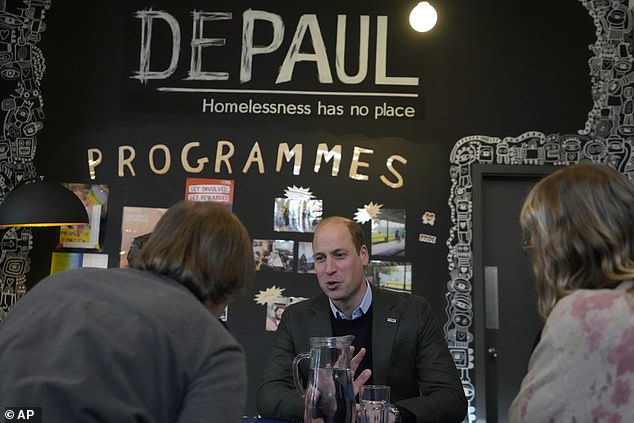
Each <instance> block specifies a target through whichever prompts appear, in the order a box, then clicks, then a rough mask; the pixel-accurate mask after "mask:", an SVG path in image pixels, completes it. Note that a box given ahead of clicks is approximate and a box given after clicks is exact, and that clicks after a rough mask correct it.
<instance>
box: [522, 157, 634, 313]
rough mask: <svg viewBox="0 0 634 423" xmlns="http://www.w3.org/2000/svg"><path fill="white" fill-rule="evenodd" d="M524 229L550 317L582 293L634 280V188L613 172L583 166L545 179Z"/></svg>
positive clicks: (529, 204)
mask: <svg viewBox="0 0 634 423" xmlns="http://www.w3.org/2000/svg"><path fill="white" fill-rule="evenodd" d="M520 226H521V227H522V230H523V231H524V233H525V236H526V237H528V243H529V245H530V254H531V259H532V262H533V269H534V271H535V278H536V281H537V291H538V296H539V308H540V312H541V313H542V315H543V316H544V317H547V316H548V314H549V313H550V311H551V310H552V308H553V307H554V306H555V304H556V302H557V301H558V300H559V299H561V298H562V297H564V296H565V295H568V294H569V293H571V292H572V291H574V290H576V289H600V288H613V287H615V286H616V285H618V284H619V283H620V282H622V281H624V280H628V279H633V278H634V185H633V184H632V183H631V182H630V181H629V180H628V179H627V178H626V177H625V176H624V175H622V174H621V173H619V172H617V171H616V170H614V169H612V168H610V167H608V166H605V165H599V164H591V163H579V164H576V165H571V166H567V167H565V168H562V169H559V170H557V171H555V172H553V173H552V174H550V175H548V176H546V177H545V178H543V179H542V180H541V181H539V182H538V183H537V184H536V185H535V186H534V187H533V188H532V189H531V191H530V192H529V194H528V196H527V198H526V200H525V202H524V206H523V207H522V211H521V213H520Z"/></svg>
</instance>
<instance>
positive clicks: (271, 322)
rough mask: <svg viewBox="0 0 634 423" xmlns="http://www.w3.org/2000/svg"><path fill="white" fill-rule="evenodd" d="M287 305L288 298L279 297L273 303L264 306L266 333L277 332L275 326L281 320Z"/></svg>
mask: <svg viewBox="0 0 634 423" xmlns="http://www.w3.org/2000/svg"><path fill="white" fill-rule="evenodd" d="M287 304H288V298H285V297H281V298H276V299H275V301H273V302H270V303H268V304H267V305H266V326H265V329H266V330H267V332H275V331H276V330H277V326H278V325H279V324H280V320H282V314H284V310H285V309H286V305H287Z"/></svg>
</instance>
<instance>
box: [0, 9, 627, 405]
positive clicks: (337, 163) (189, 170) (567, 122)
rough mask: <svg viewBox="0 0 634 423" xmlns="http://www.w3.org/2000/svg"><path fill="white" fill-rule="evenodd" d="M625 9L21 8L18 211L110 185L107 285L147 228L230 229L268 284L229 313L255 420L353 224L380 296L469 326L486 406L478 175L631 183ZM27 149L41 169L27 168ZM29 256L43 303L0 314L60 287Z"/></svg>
mask: <svg viewBox="0 0 634 423" xmlns="http://www.w3.org/2000/svg"><path fill="white" fill-rule="evenodd" d="M626 3H627V2H622V3H621V2H612V3H610V4H608V2H601V1H593V2H586V1H577V0H560V1H557V2H552V1H546V0H537V1H534V2H528V3H526V2H525V3H518V2H508V1H501V0H488V1H479V2H464V1H457V0H449V1H443V2H438V4H434V6H435V7H436V9H437V11H438V15H439V20H438V24H437V26H436V27H435V28H434V29H433V30H432V31H430V32H428V33H417V32H415V31H413V30H412V29H411V28H410V27H409V25H408V20H407V19H408V15H409V12H410V10H411V8H412V7H413V6H414V4H415V2H408V1H400V0H399V1H390V2H385V1H348V2H345V3H342V2H335V1H323V2H320V3H318V4H317V3H314V2H306V1H296V2H285V1H276V0H274V1H266V2H263V1H256V0H252V1H218V2H212V3H210V2H204V1H198V0H185V1H160V0H157V1H147V0H127V1H120V2H109V1H96V2H61V1H53V2H44V1H37V2H35V1H30V2H24V3H23V2H20V1H14V2H8V3H7V4H4V5H3V6H4V7H5V10H4V11H3V12H1V13H2V14H3V15H5V16H11V17H13V18H19V19H16V20H15V23H14V24H12V25H13V26H11V27H9V28H8V30H9V33H10V34H12V35H10V36H9V37H8V38H4V39H2V40H0V45H2V46H4V47H6V48H5V49H4V50H6V51H8V52H9V53H8V54H5V55H3V56H2V57H9V59H7V60H6V62H7V63H9V64H11V63H13V64H14V66H13V67H14V68H16V69H21V70H22V72H21V74H20V75H21V76H20V77H19V78H17V79H18V81H17V82H16V81H15V79H16V78H13V79H11V78H10V77H8V76H10V74H11V73H10V72H7V71H5V72H3V73H2V75H3V78H4V79H3V84H4V86H7V87H8V89H7V90H6V92H7V94H3V96H4V97H7V98H11V99H13V100H12V102H11V101H5V103H3V104H4V107H3V111H4V112H5V113H6V114H7V116H11V119H13V120H11V119H8V121H10V122H14V123H16V125H17V124H20V125H21V124H22V122H21V121H20V113H17V111H19V109H20V108H22V109H28V110H29V114H28V117H26V118H23V119H25V120H26V121H25V122H30V121H32V122H35V123H37V125H36V126H35V131H34V132H32V133H31V134H30V135H28V136H24V135H23V134H22V135H19V136H18V135H12V132H10V131H9V132H7V131H6V128H7V123H5V133H6V134H8V135H6V136H5V138H6V139H7V140H6V141H5V142H6V143H7V144H11V148H9V147H7V148H8V151H16V152H21V153H22V154H23V156H19V154H17V153H14V154H13V155H10V154H5V155H4V156H3V157H2V158H1V159H2V160H5V162H6V163H5V169H7V168H8V169H10V172H8V171H6V170H5V173H4V177H5V180H6V184H5V185H6V187H5V188H6V189H5V192H6V191H8V190H10V188H12V187H13V186H14V185H16V184H17V181H18V180H19V178H22V177H25V176H32V175H34V174H39V175H44V176H45V177H47V178H48V179H51V180H57V181H63V182H75V183H92V184H103V185H106V186H107V187H108V190H109V197H108V212H107V216H106V217H105V219H104V220H103V221H102V225H101V238H102V239H101V240H100V241H101V242H100V243H99V246H100V248H99V252H102V253H106V254H108V255H109V265H110V266H118V265H120V263H123V262H122V260H121V258H122V257H121V256H123V255H124V254H125V249H126V248H127V246H129V244H126V243H125V242H122V240H124V238H125V235H122V228H124V229H125V228H131V227H132V226H129V225H130V223H129V222H136V223H137V224H138V223H139V221H140V220H143V219H147V221H149V220H151V217H148V214H147V213H146V214H144V210H145V209H147V210H150V211H149V212H148V213H149V214H152V213H156V212H157V209H158V210H159V211H160V210H162V209H164V208H166V207H169V206H170V205H171V204H173V203H174V202H176V201H178V200H181V199H183V198H186V197H188V196H191V198H192V199H213V200H216V201H223V202H225V204H227V206H228V207H231V209H232V210H233V211H234V212H235V213H236V214H237V215H238V216H239V217H240V219H241V220H242V221H243V222H244V223H245V225H246V226H247V228H248V230H249V232H250V234H251V236H252V238H253V239H254V254H255V256H256V258H257V259H258V266H259V270H258V273H257V278H256V281H255V284H254V286H253V289H252V291H251V292H249V293H248V294H246V295H245V296H243V297H242V298H241V299H240V300H239V301H238V302H237V303H235V304H232V305H231V306H230V307H229V309H228V313H227V320H228V324H229V327H230V328H231V330H232V332H233V333H234V334H235V335H236V337H237V338H238V340H239V341H240V342H242V344H243V345H244V347H245V349H246V351H247V354H248V365H249V377H250V387H249V399H248V403H249V409H248V412H249V414H253V413H255V410H254V392H255V388H256V386H257V380H258V378H259V374H260V371H261V369H262V367H263V366H264V365H265V363H266V360H267V358H268V350H269V348H268V347H269V346H270V343H271V340H272V336H273V334H272V330H273V329H274V327H275V322H274V319H275V316H274V315H275V311H276V309H279V308H280V307H282V308H283V307H284V306H286V305H288V304H289V303H292V302H293V301H298V300H301V299H302V298H306V297H311V296H313V295H315V294H316V293H317V292H318V289H319V288H318V286H317V284H316V282H315V277H314V274H312V273H311V265H312V262H311V258H310V240H311V232H312V229H313V228H314V223H315V221H316V220H318V218H319V217H320V216H327V215H343V216H347V217H351V218H355V219H357V220H358V221H359V222H361V223H362V224H363V227H364V229H365V230H366V236H367V237H368V241H369V242H370V243H371V248H370V250H371V254H372V261H373V264H372V266H371V275H370V276H371V277H373V278H374V279H375V280H376V281H377V282H379V283H383V284H386V285H387V286H388V287H391V288H395V289H401V290H405V291H408V292H413V293H416V294H420V295H424V296H426V297H427V298H428V299H429V300H430V301H431V303H432V305H433V306H434V308H435V310H436V312H437V315H438V318H439V319H440V320H441V323H444V322H445V321H448V322H449V323H451V324H450V325H446V327H445V329H446V331H447V335H448V339H450V344H451V345H452V346H453V347H455V351H456V353H457V355H456V357H458V356H460V353H461V349H462V350H464V351H463V352H464V357H466V358H464V360H463V361H461V362H460V363H459V369H460V371H461V374H462V377H463V381H464V383H465V388H467V389H468V388H469V387H470V386H471V382H472V380H471V378H472V371H473V365H474V363H473V358H472V357H470V353H469V349H470V348H471V347H472V346H471V345H470V342H472V334H471V333H470V331H471V326H470V324H471V322H470V318H471V317H472V305H471V299H470V298H471V297H470V286H469V283H470V278H471V273H472V269H471V268H470V260H469V257H470V245H469V243H470V227H469V218H470V205H469V204H470V197H469V195H468V194H469V189H470V182H469V176H470V175H469V172H470V165H471V164H473V163H488V162H491V163H504V164H523V165H526V164H535V165H541V164H550V165H552V164H569V163H573V162H575V161H578V160H580V159H583V158H590V159H592V160H595V161H610V160H611V163H612V164H614V165H615V166H617V167H619V168H620V169H621V170H623V171H627V169H626V168H627V163H628V159H629V147H627V148H626V147H625V146H626V144H627V145H629V139H628V140H626V137H627V136H628V135H627V133H625V132H618V131H617V127H620V126H622V125H624V124H626V123H627V122H623V121H622V120H623V119H622V116H624V115H626V114H627V110H630V111H629V116H630V120H631V102H632V92H631V89H630V90H629V91H628V90H627V87H628V86H631V82H629V80H628V79H627V76H628V75H631V46H630V44H629V38H627V37H628V34H629V36H630V38H631V19H630V15H629V14H628V13H627V8H626V6H627V4H626ZM20 28H22V30H21V31H20V30H19V29H20ZM24 46H28V49H29V56H28V57H27V58H25V57H22V58H21V59H20V60H18V58H17V52H18V51H19V49H20V48H24ZM589 47H590V48H589ZM29 60H30V63H31V64H32V67H33V69H32V70H33V75H32V76H31V78H30V79H29V78H25V76H24V75H25V71H24V69H25V68H26V66H25V63H26V62H28V61H29ZM16 63H17V65H16ZM6 68H7V67H6V65H5V69H6ZM7 75H8V76H7ZM606 80H610V81H616V82H614V85H613V86H609V84H603V83H601V81H606ZM12 84H13V85H12ZM33 86H35V88H37V90H35V89H33ZM14 87H17V89H15V88H14ZM610 87H611V88H610ZM609 89H612V91H609V92H608V91H607V90H609ZM4 97H3V98H4ZM628 102H629V103H628ZM627 104H630V106H629V109H627V107H628V106H627ZM11 113H13V114H11ZM6 121H7V119H5V122H6ZM617 121H618V122H617ZM615 122H616V124H615ZM630 124H631V122H630ZM597 129H600V130H602V131H603V132H598V131H597ZM598 134H599V135H600V139H601V140H602V141H601V142H599V143H595V144H592V142H593V140H596V139H597V136H598ZM20 140H22V141H20ZM25 140H26V141H28V142H29V143H30V144H29V146H30V149H29V148H27V147H28V146H26V147H25V146H24V143H22V144H20V145H21V148H17V147H15V148H14V147H13V144H16V145H18V144H19V143H20V142H23V141H25ZM36 147H37V149H36ZM12 148H13V150H11V149H12ZM27 150H28V151H27ZM36 150H37V154H36V153H35V151H36ZM3 151H4V150H3ZM18 176H19V178H18ZM139 209H140V210H139ZM134 228H135V229H134V231H138V234H139V235H140V234H141V232H142V231H143V230H144V229H143V226H139V227H137V226H134ZM509 230H515V229H514V228H510V229H509ZM134 233H137V232H134ZM31 236H32V235H31V233H30V232H28V233H26V234H21V233H20V232H16V231H13V232H7V233H6V234H5V239H8V238H11V237H12V238H11V239H18V240H19V239H22V238H20V237H26V238H29V239H30V237H31ZM33 237H34V238H35V244H36V245H37V235H33ZM10 245H15V244H6V243H3V249H5V250H7V251H9V252H10V253H11V254H9V255H10V256H11V257H14V259H15V260H18V261H20V260H23V264H25V265H24V266H23V268H22V273H21V275H20V278H21V279H20V281H21V282H20V284H21V285H20V286H23V287H24V285H26V287H24V288H23V289H18V290H15V292H14V294H13V296H12V297H8V296H5V297H3V304H5V306H3V307H4V308H3V310H6V309H7V307H8V306H9V305H10V303H12V301H15V300H16V299H17V298H19V296H20V295H23V291H24V290H25V289H26V288H28V287H29V286H32V284H34V283H36V282H37V280H38V279H39V278H40V277H41V276H43V275H44V274H46V273H47V272H48V269H49V266H50V251H47V252H46V254H47V255H48V258H49V261H46V260H45V259H42V257H41V256H33V260H31V259H29V258H28V249H25V248H22V249H17V248H14V249H13V250H9V249H10V248H13V247H11V246H10ZM3 253H5V251H3ZM46 254H45V256H46ZM35 257H37V260H36V259H35ZM123 264H124V263H123ZM29 269H30V273H29V272H28V270H29ZM5 273H6V269H5ZM25 274H26V275H27V276H25ZM25 279H26V282H25ZM2 283H3V287H8V286H9V282H6V278H4V279H3V282H2ZM16 284H17V283H16ZM12 286H13V285H12ZM16 286H17V285H16ZM13 287H14V286H13ZM7 292H8V291H7ZM463 318H466V319H463ZM267 319H268V320H271V321H268V320H267ZM452 319H453V320H454V322H453V323H452ZM458 326H460V327H458ZM458 338H459V339H458ZM471 355H472V354H471ZM472 394H473V392H472ZM470 399H472V398H470Z"/></svg>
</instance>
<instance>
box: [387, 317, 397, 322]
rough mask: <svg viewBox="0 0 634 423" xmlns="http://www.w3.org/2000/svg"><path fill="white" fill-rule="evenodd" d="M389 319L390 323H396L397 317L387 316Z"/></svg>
mask: <svg viewBox="0 0 634 423" xmlns="http://www.w3.org/2000/svg"><path fill="white" fill-rule="evenodd" d="M387 321H388V322H389V323H396V319H395V318H393V317H388V318H387Z"/></svg>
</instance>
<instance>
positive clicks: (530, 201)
mask: <svg viewBox="0 0 634 423" xmlns="http://www.w3.org/2000/svg"><path fill="white" fill-rule="evenodd" d="M520 226H521V228H522V230H523V231H524V233H525V234H526V245H525V247H526V248H527V249H528V251H529V255H530V257H531V261H532V264H533V270H534V273H535V279H536V283H537V293H538V303H539V304H538V306H539V311H540V312H541V314H542V315H543V317H544V318H545V319H546V321H545V325H544V328H543V330H542V334H541V338H540V340H539V343H538V344H537V346H536V347H535V349H534V351H533V353H532V355H531V358H530V361H529V368H528V373H527V375H526V376H525V377H524V379H523V381H522V384H521V387H520V390H519V393H518V394H517V396H516V398H515V400H514V401H513V403H512V404H511V407H510V410H509V420H510V421H511V422H512V423H515V422H551V421H553V422H584V421H596V422H599V421H605V422H632V421H634V282H633V281H634V185H632V182H630V181H629V180H628V179H627V178H626V177H625V176H624V175H622V174H620V173H619V172H617V171H616V170H614V169H612V168H610V167H608V166H604V165H599V164H591V163H580V164H576V165H571V166H568V167H565V168H563V169H559V170H557V171H555V172H553V173H552V174H551V175H549V176H547V177H545V178H544V179H542V180H541V181H539V182H538V183H537V184H536V185H535V186H534V187H533V188H532V190H531V191H530V192H529V194H528V196H527V198H526V200H525V202H524V205H523V207H522V210H521V213H520Z"/></svg>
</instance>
